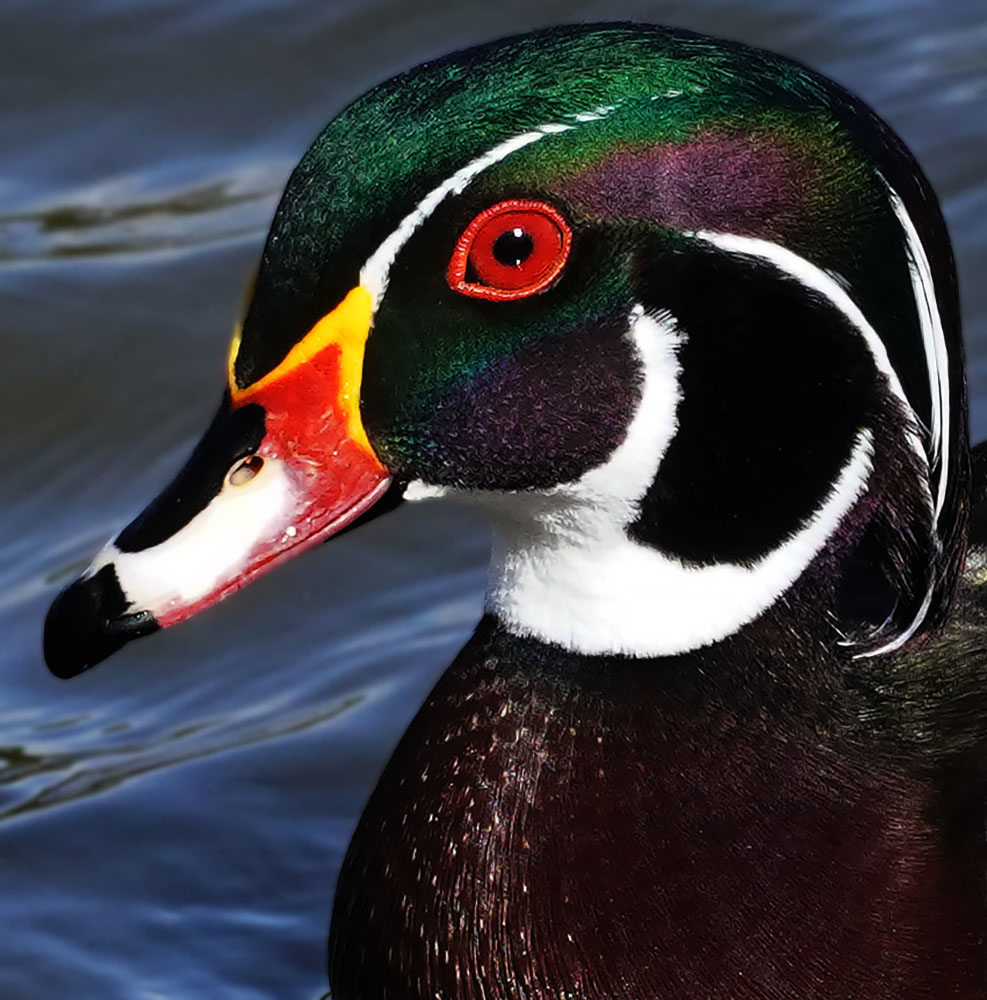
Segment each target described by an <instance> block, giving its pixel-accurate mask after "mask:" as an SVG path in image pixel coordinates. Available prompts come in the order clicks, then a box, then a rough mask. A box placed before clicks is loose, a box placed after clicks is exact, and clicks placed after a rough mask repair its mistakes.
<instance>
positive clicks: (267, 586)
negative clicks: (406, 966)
mask: <svg viewBox="0 0 987 1000" xmlns="http://www.w3.org/2000/svg"><path fill="white" fill-rule="evenodd" d="M614 16H634V17H640V18H648V19H651V20H657V21H664V22H667V23H672V24H679V25H683V26H687V27H692V28H695V29H699V30H703V31H708V32H711V33H714V34H722V35H726V36H729V37H734V38H739V39H741V40H743V41H748V42H752V43H755V44H759V45H763V46H767V47H769V48H774V49H778V50H780V51H783V52H786V53H788V54H790V55H793V56H796V57H798V58H800V59H803V60H805V61H807V62H810V63H812V64H813V65H815V66H816V67H818V68H819V69H821V70H823V71H824V72H827V73H829V74H830V75H832V76H834V77H836V78H837V79H838V80H840V81H841V82H842V83H844V84H846V85H848V86H849V87H850V88H851V89H853V90H855V91H857V92H859V93H860V94H861V95H863V96H864V97H865V98H866V99H867V100H868V101H870V103H872V104H873V105H874V106H875V107H876V108H877V109H878V111H879V112H880V113H881V114H883V115H884V116H885V117H886V118H887V119H888V120H889V121H890V122H891V123H892V124H893V125H894V126H895V127H896V128H897V129H898V130H899V131H900V132H901V134H902V135H903V136H904V137H905V139H906V140H907V141H908V142H909V144H910V145H911V146H912V147H913V149H914V150H915V151H916V153H917V154H918V155H919V158H920V159H921V161H922V162H923V164H924V166H925V167H926V170H927V172H928V173H929V175H930V176H931V178H932V180H933V182H934V184H935V185H936V187H937V189H938V190H939V192H940V194H941V196H942V198H943V200H944V205H945V210H946V215H947V217H948V220H949V222H950V225H951V228H952V232H953V237H954V240H955V243H956V250H957V255H958V259H959V265H960V271H961V277H962V279H963V289H964V299H965V312H966V331H967V342H968V346H969V355H970V381H971V394H972V414H973V427H974V433H975V435H976V436H977V437H982V436H987V9H985V8H984V5H983V2H982V0H948V2H940V3H938V4H930V3H928V2H926V0H915V2H908V0H841V2H838V3H830V4H826V5H823V4H819V3H817V2H815V0H788V2H782V0H743V2H727V0H701V2H700V0H692V2H685V0H683V2H677V3H676V2H661V0H655V2H651V3H644V2H640V3H633V2H624V3H614V2H610V3H603V2H581V3H572V2H561V0H545V2H542V3H540V4H535V3H531V2H530V0H529V2H523V3H522V2H516V0H498V2H497V3H483V4H471V3H461V4H452V3H451V2H448V3H447V2H442V3H439V2H435V0H418V2H412V0H371V2H369V3H368V2H366V0H333V2H327V0H320V2H315V0H307V2H299V0H296V2H284V3H276V2H261V0H236V2H234V0H208V2H203V0H188V2H177V0H61V2H59V0H46V2H43V3H40V2H38V0H6V3H4V4H3V5H2V6H0V303H2V309H0V345H2V356H0V357H2V360H0V400H2V407H3V411H2V412H3V425H2V426H3V430H2V432H0V637H2V642H0V682H2V685H3V688H2V690H3V698H2V702H0V998H2V1000H38V998H51V997H56V996H59V997H61V996H64V997H71V998H72V1000H90V998H93V1000H186V998H188V1000H200V998H201V1000H206V998H209V1000H216V998H224V1000H226V998H229V1000H260V998H272V997H277V998H308V1000H314V998H315V997H317V996H319V995H320V993H321V992H322V991H323V990H324V974H323V966H324V959H323V952H324V940H325V934H326V929H327V925H328V915H329V909H330V903H331V897H332V890H333V884H334V881H335V876H336V870H337V867H338V865H339V862H340V859H341V856H342V852H343V850H344V849H345V845H346V842H347V839H348V837H349V833H350V830H351V829H352V826H353V824H354V822H355V820H356V818H357V815H358V813H359V810H360V808H361V806H362V804H363V802H364V800H365V798H366V796H367V795H368V793H369V791H370V789H371V787H372V785H373V782H374V779H375V777H376V774H377V773H378V771H379V769H380V767H381V766H382V765H383V763H384V761H385V760H386V758H387V756H388V754H389V752H390V750H391V748H392V746H393V745H394V743H395V741H396V740H397V738H398V736H399V735H400V733H401V731H402V729H403V727H404V726H405V724H406V723H407V721H408V720H409V719H410V717H411V715H412V713H413V712H414V710H415V708H416V707H417V705H418V704H419V702H420V701H421V700H422V698H423V697H424V695H425V693H426V691H427V689H428V688H429V686H430V685H431V684H432V682H433V681H434V680H435V678H436V677H437V676H438V674H439V672H440V671H441V670H442V668H443V667H444V665H445V664H446V663H447V662H448V661H449V659H450V658H451V657H452V655H453V654H454V652H455V651H456V649H457V648H458V646H459V645H460V644H461V643H462V641H463V640H464V638H465V636H466V635H467V634H468V632H469V630H470V628H471V626H472V624H473V622H474V620H475V619H476V617H477V615H478V613H479V610H480V604H481V592H482V586H483V573H484V562H485V558H486V537H485V533H484V529H483V526H482V524H481V523H480V522H479V521H477V520H476V519H474V518H473V517H472V516H471V515H468V514H467V513H465V512H451V511H448V510H445V509H440V510H436V509H429V508H428V507H427V506H426V507H421V508H418V509H415V510H411V509H406V510H403V511H401V512H399V513H397V514H396V515H393V516H392V517H390V518H387V519H384V520H383V521H380V522H376V523H375V524H373V525H371V526H370V527H368V528H366V529H364V530H363V531H362V532H360V533H357V534H356V535H350V536H347V537H345V538H343V539H340V540H338V541H336V542H334V543H333V544H332V545H330V546H328V547H325V548H322V549H321V550H319V551H317V552H315V553H312V554H310V555H309V556H307V557H305V558H303V559H301V560H299V561H297V562H295V563H292V564H291V565H290V566H288V567H286V568H285V569H283V570H282V571H281V572H280V573H277V574H275V575H274V577H273V578H272V577H267V578H265V579H263V580H261V581H260V582H259V583H257V584H256V585H255V586H253V587H252V588H250V589H249V590H247V591H246V592H244V593H243V594H241V595H239V596H238V597H237V598H236V599H235V600H233V601H230V602H228V603H226V604H224V605H221V606H220V607H218V608H217V609H215V610H213V611H211V612H209V613H208V614H206V615H204V616H202V617H201V618H199V619H196V620H193V621H192V622H190V623H188V624H187V625H185V626H183V627H181V628H179V629H176V630H173V631H171V632H168V633H164V634H162V635H160V636H156V637H154V638H153V639H150V640H146V641H144V642H141V643H138V644H136V645H135V646H133V647H131V648H130V649H128V650H126V651H125V652H124V653H123V654H121V655H119V656H117V657H115V658H114V659H112V660H111V661H110V662H109V663H107V664H105V665H104V666H102V667H101V668H99V669H98V670H96V671H94V672H92V673H91V674H88V675H85V676H83V677H80V678H79V679H77V680H75V681H72V682H70V683H64V682H59V681H56V680H54V679H52V678H51V677H49V676H48V674H47V672H46V671H45V669H44V666H43V664H42V662H41V658H40V653H39V631H40V623H41V620H42V617H43V614H44V610H45V608H46V606H47V603H48V601H49V600H50V599H51V597H52V596H53V594H54V593H55V591H56V590H57V589H58V588H59V587H60V586H61V585H62V584H64V583H65V582H66V581H67V580H68V579H69V578H70V577H71V576H72V575H73V574H74V573H75V572H77V571H78V570H79V569H80V568H81V566H82V565H83V564H84V563H85V562H86V561H87V560H88V558H89V557H90V556H91V555H92V553H93V552H94V551H95V549H96V548H97V547H98V546H99V545H100V544H101V543H102V541H103V540H105V538H107V537H108V536H109V535H110V534H111V533H112V532H113V530H114V528H116V527H119V526H120V525H121V524H122V523H123V522H124V521H125V520H127V519H128V518H129V516H130V515H131V514H132V513H134V512H135V511H136V510H137V509H138V508H139V507H140V506H142V505H143V503H144V502H145V501H146V500H147V499H148V498H149V497H150V496H152V495H153V494H154V493H155V492H156V491H157V489H158V488H159V487H160V486H161V485H162V484H163V483H164V482H165V481H166V480H167V479H168V478H169V476H170V474H171V473H172V472H173V471H174V469H175V468H176V466H177V464H178V463H179V462H180V461H181V459H182V457H183V455H184V453H185V452H186V451H187V450H188V448H189V446H190V443H191V442H192V440H193V439H194V438H195V436H196V435H197V433H198V432H199V430H201V429H202V427H203V426H204V423H205V420H206V418H207V417H208V416H209V415H210V413H211V411H212V409H213V407H214V404H215V402H216V400H217V398H218V394H219V392H220V390H221V386H222V380H223V364H224V356H225V351H226V346H227V340H228V336H229V330H230V327H231V324H232V320H233V318H234V316H235V313H236V311H237V308H238V304H239V301H240V297H241V292H242V286H243V284H244V282H245V279H246V277H247V275H248V273H249V272H250V270H251V269H252V266H253V263H254V261H255V259H256V257H257V254H258V251H259V247H260V244H261V240H262V238H263V235H264V230H265V227H266V224H267V221H268V219H269V217H270V214H271V212H272V210H273V207H274V204H275V201H276V197H277V193H278V190H279V188H280V186H281V184H282V183H283V182H284V180H285V177H286V175H287V172H288V170H289V169H290V167H291V165H292V163H293V162H294V160H295V159H296V158H297V157H298V156H299V155H300V153H301V152H302V151H303V149H304V147H305V146H306V144H307V142H308V141H309V139H310V138H311V137H312V135H313V134H314V133H315V132H316V131H317V130H318V128H319V127H320V126H321V124H322V123H323V121H324V120H325V119H326V118H328V117H329V116H330V115H331V114H333V113H334V112H335V111H336V110H338V109H339V108H340V107H341V106H342V105H343V104H344V103H345V102H346V101H348V100H349V99H350V98H352V97H353V96H355V95H356V94H357V93H359V92H360V91H362V90H364V89H365V88H366V87H367V86H369V85H370V84H372V83H374V82H376V81H377V80H379V79H382V78H384V77H385V76H388V75H390V74H392V73H394V72H396V71H398V70H401V69H404V68H406V67H408V66H410V65H413V64H414V63H416V62H419V61H421V60H422V59H424V58H427V57H429V56H433V55H437V54H440V53H442V52H445V51H447V50H449V49H452V48H457V47H461V46H463V45H466V44H469V43H472V42H476V41H480V40H483V39H486V38H489V37H493V36H496V35H500V34H505V33H509V32H514V31H518V30H524V29H526V28H529V27H534V26H538V25H543V24H549V23H553V22H557V21H560V20H566V19H577V18H578V19H601V18H612V17H614Z"/></svg>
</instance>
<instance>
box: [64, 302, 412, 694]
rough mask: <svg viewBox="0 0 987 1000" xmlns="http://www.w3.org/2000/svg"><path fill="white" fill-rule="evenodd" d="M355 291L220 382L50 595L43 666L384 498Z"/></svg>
mask: <svg viewBox="0 0 987 1000" xmlns="http://www.w3.org/2000/svg"><path fill="white" fill-rule="evenodd" d="M370 317H371V305H370V297H369V293H367V292H366V290H365V289H363V288H356V289H354V290H353V291H352V292H351V293H350V294H349V295H348V296H347V297H346V299H345V300H344V301H343V302H342V303H341V304H340V305H339V306H338V307H337V308H336V309H334V310H333V311H332V312H331V313H330V314H329V315H328V316H326V317H324V318H323V319H322V320H321V321H320V322H319V323H318V324H316V326H315V327H314V328H313V329H312V331H311V332H310V333H309V334H307V335H306V336H305V337H304V338H303V339H302V340H301V341H300V342H299V343H298V344H296V346H295V347H294V348H293V349H292V351H291V353H290V354H289V355H288V357H287V358H285V360H284V361H283V362H282V363H281V364H280V365H278V367H277V368H276V369H275V370H274V371H272V372H270V373H268V374H267V375H265V376H264V377H263V378H261V379H260V380H259V381H257V382H255V383H253V384H252V385H249V386H247V387H241V386H238V385H237V382H236V379H235V377H234V365H233V361H234V358H235V354H236V350H237V347H238V344H237V341H236V340H235V341H234V348H233V355H232V356H231V364H230V388H229V390H228V391H227V393H226V394H225V396H224V399H223V403H222V405H221V406H220V409H219V412H218V413H217V414H216V416H215V418H214V419H213V422H212V424H211V425H210V427H209V429H208V430H207V431H206V433H205V435H204V436H203V438H202V440H201V441H200V442H199V444H198V445H197V447H196V448H195V450H194V451H193V453H192V456H191V457H190V458H189V460H188V462H187V463H186V465H185V467H184V468H183V469H182V470H181V471H180V472H179V473H178V475H177V477H176V478H175V480H174V481H173V482H172V483H171V484H170V485H169V486H168V487H167V488H166V489H165V490H164V491H163V492H162V493H161V495H160V496H158V497H157V498H156V499H155V500H154V501H152V503H151V504H150V505H149V506H148V507H147V508H146V509H145V510H144V511H143V512H142V513H141V514H140V515H139V516H138V517H137V518H136V519H135V520H134V521H132V522H131V523H130V524H129V525H128V526H127V527H126V528H124V529H123V531H121V532H120V534H119V535H118V536H117V537H116V538H115V539H114V540H113V541H112V542H110V543H109V544H108V545H107V546H106V547H105V548H104V549H103V550H102V551H101V552H100V553H99V554H98V555H97V557H96V559H95V560H94V561H93V563H92V565H91V566H90V567H89V568H88V570H87V571H86V572H85V573H84V574H83V575H82V576H81V577H80V578H79V579H78V580H76V581H75V582H74V583H72V584H71V585H70V586H69V587H67V588H66V589H65V590H64V591H63V592H62V593H61V594H60V595H59V597H58V598H57V599H56V600H55V602H54V604H53V605H52V607H51V610H50V611H49V613H48V618H47V620H46V622H45V637H44V652H45V660H46V662H47V663H48V666H49V669H50V670H51V671H52V672H53V673H54V674H56V675H57V676H60V677H71V676H73V675H75V674H77V673H80V672H81V671H83V670H86V669H87V668H89V667H91V666H93V665H95V664H96V663H99V662H100V661H101V660H103V659H105V658H106V657H107V656H109V655H110V654H111V653H113V652H115V651H116V650H117V649H119V648H120V647H122V646H123V645H124V644H126V643H127V642H129V641H130V640H132V639H135V638H138V637H140V636H142V635H147V634H148V633H150V632H154V631H157V630H158V629H160V628H167V627H169V626H171V625H175V624H177V623H178V622H180V621H184V620H185V619H186V618H189V617H191V616H192V615H194V614H197V613H198V612H199V611H202V610H203V609H205V608H207V607H209V606H210V605H212V604H215V603H216V602H218V601H220V600H222V599H223V598H224V597H227V596H229V595H230V594H232V593H234V592H235V591H237V590H239V589H240V588H241V587H243V586H245V585H246V584H247V583H249V582H250V581H251V580H253V579H255V578H256V577H258V576H260V575H261V574H262V573H265V572H267V571H268V570H270V569H273V568H274V567H275V566H277V565H279V564H280V563H281V562H283V561H284V560H285V559H287V558H288V557H290V556H292V555H297V554H298V553H301V552H303V551H305V550H306V549H308V548H311V547H312V546H314V545H316V544H318V543H319V542H322V541H324V540H325V539H327V538H329V537H331V536H332V535H335V534H338V533H339V532H340V531H342V530H343V529H344V528H347V527H349V526H351V525H353V524H354V523H355V522H356V521H357V520H360V519H368V518H370V517H373V516H376V515H377V514H379V513H383V512H384V511H385V510H389V509H391V508H393V507H394V506H395V504H396V502H397V500H398V499H399V497H398V496H397V490H396V489H395V488H393V487H392V482H391V476H390V474H389V473H388V471H387V469H386V468H385V467H384V465H383V464H382V463H381V462H380V460H379V459H378V458H377V456H376V455H375V454H374V451H373V448H372V447H371V445H370V443H369V441H368V440H367V436H366V433H365V432H364V429H363V426H362V423H361V421H360V414H359V378H360V373H361V371H362V363H363V345H364V342H365V341H366V337H367V334H368V332H369V329H370Z"/></svg>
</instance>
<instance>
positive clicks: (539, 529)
mask: <svg viewBox="0 0 987 1000" xmlns="http://www.w3.org/2000/svg"><path fill="white" fill-rule="evenodd" d="M631 333H632V337H633V339H634V342H635V344H636V345H637V347H638V350H639V352H640V357H641V361H642V367H643V369H644V373H645V383H644V391H643V395H642V400H641V403H640V406H639V409H638V412H637V414H636V415H635V417H634V420H632V422H631V424H630V427H629V428H628V432H627V436H626V439H625V440H624V442H623V443H622V444H621V445H620V447H619V448H617V450H616V451H615V452H614V453H613V455H612V456H611V458H610V459H609V460H608V461H607V462H606V463H604V464H603V465H602V466H600V467H599V468H597V469H593V470H592V471H590V472H588V473H587V474H586V475H584V476H583V477H581V478H580V479H579V480H577V481H576V482H575V483H571V484H567V485H563V486H560V487H557V488H556V489H554V490H551V491H548V492H547V493H542V494H532V495H525V494H512V495H510V496H509V497H503V496H502V495H501V498H500V500H499V502H498V500H497V499H496V495H487V497H486V498H484V499H485V501H486V503H487V504H488V505H489V506H490V507H491V508H492V509H493V510H494V514H495V519H496V529H495V535H494V555H493V562H492V565H491V577H490V586H489V590H488V595H487V605H488V608H489V609H490V610H491V611H492V612H493V613H494V614H496V615H497V616H498V617H499V618H500V619H501V621H503V622H504V623H505V624H506V625H507V626H508V628H510V629H512V630H513V631H515V632H516V633H519V634H522V635H530V636H535V637H537V638H539V639H542V640H544V641H547V642H556V643H560V644H562V645H564V646H566V647H567V648H569V649H574V650H577V651H579V652H583V653H587V654H606V653H627V654H632V655H636V656H668V655H673V654H676V653H683V652H687V651H689V650H692V649H697V648H699V647H701V646H705V645H709V644H710V643H713V642H717V641H719V640H720V639H723V638H726V637H727V636H728V635H731V634H732V633H733V632H735V631H737V629H739V628H741V627H742V626H743V625H745V624H746V623H747V622H750V621H752V620H753V619H754V618H756V617H757V616H758V615H760V614H761V613H763V612H764V611H765V610H766V609H767V608H768V607H770V606H771V605H772V604H773V603H774V602H775V601H776V600H777V599H778V597H779V596H780V595H781V594H783V593H784V592H785V591H786V590H787V589H788V588H789V587H790V586H791V585H792V583H794V582H795V580H797V579H798V577H799V576H800V575H801V574H802V572H803V571H804V570H805V568H806V566H808V565H809V563H810V562H811V561H812V559H813V558H814V557H815V556H816V555H817V554H818V553H819V551H820V550H821V549H822V548H823V546H824V545H825V544H826V542H827V541H828V540H829V538H830V537H831V536H832V534H833V532H834V531H835V530H836V528H837V527H838V526H839V524H840V522H841V520H842V519H843V517H844V515H845V514H846V513H847V511H848V510H849V509H850V508H851V507H852V506H853V504H854V503H856V501H857V500H858V499H859V497H860V496H861V495H862V493H863V491H864V489H865V488H866V484H867V479H868V476H869V473H870V469H871V462H872V457H873V456H872V452H873V444H872V439H871V434H870V432H869V431H867V430H864V431H861V432H860V434H859V435H858V437H857V439H856V442H855V445H854V449H853V452H852V455H851V457H850V459H849V461H848V462H847V464H846V466H845V467H844V469H843V471H842V472H841V474H840V477H839V479H838V480H837V482H836V483H835V484H834V485H833V488H832V490H831V491H830V493H829V495H828V496H827V498H826V500H825V502H824V503H823V505H822V506H821V507H820V509H819V510H818V511H816V513H815V515H814V516H813V517H812V519H811V520H810V521H809V523H808V524H806V525H805V527H803V528H802V529H801V530H800V531H799V532H798V533H797V534H795V535H794V536H793V537H792V538H790V539H789V540H788V541H786V542H784V543H783V544H782V545H780V546H779V547H778V548H777V549H775V550H774V551H772V552H770V553H769V554H768V555H766V556H765V557H764V558H763V559H761V560H759V561H758V562H756V563H754V564H753V565H751V566H738V565H733V564H718V565H714V566H706V567H695V566H688V565H686V564H684V563H683V562H682V561H681V560H678V559H675V558H673V557H670V556H667V555H664V554H663V553H661V552H659V551H657V550H656V549H653V548H650V547H649V546H646V545H641V544H639V543H637V542H635V541H633V540H631V539H630V538H629V537H628V535H627V530H626V529H627V527H628V526H629V525H630V524H631V523H632V522H633V521H634V520H635V519H636V517H637V513H638V502H639V501H640V499H641V498H642V497H643V496H644V494H645V492H646V491H647V488H648V486H649V485H650V483H651V480H652V478H653V476H654V470H655V469H656V468H657V467H658V465H659V464H660V462H661V459H662V457H663V456H664V454H665V451H666V449H667V448H668V445H669V443H670V442H671V440H672V438H673V437H674V435H675V432H676V429H677V423H676V417H675V410H676V406H677V402H678V399H679V387H678V375H679V365H678V359H677V357H676V348H677V347H678V345H679V343H681V338H680V335H679V334H678V332H677V331H676V330H675V327H674V325H673V324H672V322H671V321H670V318H668V317H666V318H664V319H662V320H660V321H659V320H656V319H654V318H652V317H649V316H646V315H645V314H644V313H643V310H641V309H640V308H638V309H635V312H634V314H633V315H632V329H631ZM472 496H474V497H476V496H477V495H476V494H473V495H472ZM526 505H527V508H528V509H527V510H525V506H526ZM525 513H526V514H529V515H531V516H527V517H525V516H520V517H519V516H518V515H519V514H522V515H523V514H525Z"/></svg>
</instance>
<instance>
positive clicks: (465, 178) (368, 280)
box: [360, 125, 574, 310]
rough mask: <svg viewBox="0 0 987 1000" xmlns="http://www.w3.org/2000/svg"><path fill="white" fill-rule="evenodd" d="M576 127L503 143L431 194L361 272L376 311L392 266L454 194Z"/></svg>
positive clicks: (555, 127) (557, 127)
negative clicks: (523, 151) (503, 163)
mask: <svg viewBox="0 0 987 1000" xmlns="http://www.w3.org/2000/svg"><path fill="white" fill-rule="evenodd" d="M573 127H574V126H572V125H542V126H540V127H539V128H537V129H535V130H534V131H532V132H523V133H522V134H521V135H516V136H514V138H512V139H508V140H507V141H506V142H502V143H500V144H499V145H497V146H494V148H493V149H491V150H489V151H488V152H486V153H484V154H483V155H482V156H479V157H477V158H476V159H475V160H473V161H471V162H470V163H467V164H466V166H465V167H462V168H461V169H459V170H457V171H456V172H455V173H454V174H453V175H452V176H451V177H450V178H448V179H447V180H445V181H443V182H442V183H441V184H440V185H439V186H438V187H437V188H435V189H434V190H432V191H430V192H429V193H428V194H427V195H425V197H424V198H422V200H421V201H420V202H419V203H418V204H417V205H416V206H415V208H414V210H413V211H411V212H409V213H408V214H407V215H406V216H405V217H404V218H403V219H402V220H401V223H400V224H399V225H398V227H397V229H395V230H394V232H393V233H391V235H390V236H388V237H387V239H386V240H384V242H383V243H381V245H380V246H379V247H378V248H377V249H376V250H375V251H374V253H373V255H372V256H371V257H370V259H369V260H368V261H367V262H366V264H364V265H363V269H362V270H361V271H360V284H361V285H363V286H364V287H365V288H367V289H368V290H369V291H370V294H371V296H372V297H373V303H374V310H376V309H377V306H378V305H379V304H380V300H381V298H382V297H383V295H384V292H385V290H386V289H387V279H388V276H389V274H390V270H391V265H392V264H393V263H394V261H395V259H396V258H397V255H398V254H399V253H400V252H401V248H402V247H403V246H404V245H405V243H407V242H408V240H409V239H410V238H411V237H412V235H413V234H414V233H415V231H416V230H417V229H418V227H419V226H421V224H422V223H423V222H425V220H426V219H427V218H428V217H429V216H430V215H431V214H432V213H433V212H434V211H435V210H436V208H438V207H439V205H440V204H441V203H442V202H443V201H444V200H445V199H446V198H447V197H448V196H449V195H450V194H461V193H462V192H463V191H464V190H465V189H466V187H467V185H468V184H469V183H470V181H472V180H473V178H474V177H476V176H477V175H478V174H481V173H483V171H484V170H486V169H487V168H488V167H492V166H493V165H494V164H495V163H499V162H500V161H501V160H503V159H505V158H506V157H508V156H510V155H511V153H515V152H517V150H519V149H524V147H525V146H530V145H531V144H532V143H533V142H538V141H539V140H540V139H544V138H545V136H546V135H553V134H555V133H556V132H563V131H568V130H569V129H571V128H573Z"/></svg>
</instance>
